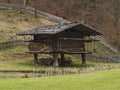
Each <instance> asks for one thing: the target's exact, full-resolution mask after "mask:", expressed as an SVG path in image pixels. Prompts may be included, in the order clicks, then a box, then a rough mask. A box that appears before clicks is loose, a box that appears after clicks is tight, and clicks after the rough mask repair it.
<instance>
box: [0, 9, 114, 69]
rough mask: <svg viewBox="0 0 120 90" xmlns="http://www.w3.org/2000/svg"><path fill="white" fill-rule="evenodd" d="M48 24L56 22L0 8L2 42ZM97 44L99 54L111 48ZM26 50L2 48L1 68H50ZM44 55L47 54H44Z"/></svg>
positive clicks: (78, 66)
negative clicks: (20, 32) (41, 64)
mask: <svg viewBox="0 0 120 90" xmlns="http://www.w3.org/2000/svg"><path fill="white" fill-rule="evenodd" d="M48 24H54V22H51V21H48V20H46V19H44V18H41V17H38V18H37V19H35V18H34V15H32V14H28V13H24V14H22V15H19V12H18V11H15V10H0V42H3V41H8V40H13V39H14V38H12V37H13V36H14V37H15V38H17V39H19V37H17V36H16V35H15V34H16V33H17V32H19V31H23V30H27V29H31V28H34V27H36V26H43V25H48ZM97 46H98V47H99V48H97V49H98V53H99V54H100V53H103V52H105V51H108V52H109V50H108V49H106V48H105V47H103V46H102V45H99V44H98V45H97ZM26 51H27V47H13V48H9V49H2V50H0V70H15V69H17V70H24V69H26V70H33V69H40V70H41V69H46V68H49V67H44V66H41V67H40V66H35V65H33V56H32V55H31V54H26V53H25V52H26ZM101 51H102V52H101ZM42 57H46V56H45V55H43V56H42ZM72 59H73V60H74V64H73V66H74V67H76V68H78V69H81V68H82V67H81V61H80V60H79V59H78V58H75V57H72ZM87 64H88V66H95V65H98V64H96V63H92V62H87ZM100 65H103V64H100ZM114 65H116V64H114Z"/></svg>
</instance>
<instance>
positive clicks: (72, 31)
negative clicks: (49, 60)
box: [18, 22, 101, 66]
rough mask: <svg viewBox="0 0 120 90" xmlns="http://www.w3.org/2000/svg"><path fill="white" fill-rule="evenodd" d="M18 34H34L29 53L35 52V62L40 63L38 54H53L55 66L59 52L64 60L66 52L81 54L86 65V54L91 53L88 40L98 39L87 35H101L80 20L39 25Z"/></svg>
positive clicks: (83, 63)
mask: <svg viewBox="0 0 120 90" xmlns="http://www.w3.org/2000/svg"><path fill="white" fill-rule="evenodd" d="M18 35H22V36H24V35H32V36H34V39H33V40H30V41H29V46H28V48H29V51H28V53H32V54H34V62H35V64H37V63H38V58H37V56H38V54H41V53H44V54H52V55H53V66H59V63H58V54H60V56H61V62H63V61H64V60H65V59H64V55H65V54H81V58H82V65H86V60H85V54H90V53H92V51H88V50H86V48H85V43H86V42H93V41H97V40H94V39H85V38H86V37H90V36H96V35H101V33H100V32H98V31H96V30H95V29H93V28H91V27H89V26H87V25H83V24H81V23H78V22H70V23H62V24H55V25H49V26H43V27H37V28H34V29H32V30H28V31H24V32H20V33H18Z"/></svg>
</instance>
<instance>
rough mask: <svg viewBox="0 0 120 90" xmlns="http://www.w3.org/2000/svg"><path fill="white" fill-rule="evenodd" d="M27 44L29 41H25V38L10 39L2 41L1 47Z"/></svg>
mask: <svg viewBox="0 0 120 90" xmlns="http://www.w3.org/2000/svg"><path fill="white" fill-rule="evenodd" d="M26 45H28V43H27V42H24V41H23V40H16V41H8V42H2V43H0V49H3V48H10V47H14V46H26Z"/></svg>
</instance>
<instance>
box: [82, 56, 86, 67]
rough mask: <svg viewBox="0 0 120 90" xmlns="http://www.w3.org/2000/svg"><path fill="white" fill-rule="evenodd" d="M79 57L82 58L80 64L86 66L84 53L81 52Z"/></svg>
mask: <svg viewBox="0 0 120 90" xmlns="http://www.w3.org/2000/svg"><path fill="white" fill-rule="evenodd" d="M81 58H82V66H86V59H85V54H81Z"/></svg>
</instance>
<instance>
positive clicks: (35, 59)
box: [34, 53, 39, 65]
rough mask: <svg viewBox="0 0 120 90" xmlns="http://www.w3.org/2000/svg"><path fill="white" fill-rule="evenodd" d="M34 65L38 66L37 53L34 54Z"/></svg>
mask: <svg viewBox="0 0 120 90" xmlns="http://www.w3.org/2000/svg"><path fill="white" fill-rule="evenodd" d="M34 64H35V65H36V64H39V62H38V54H37V53H34Z"/></svg>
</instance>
